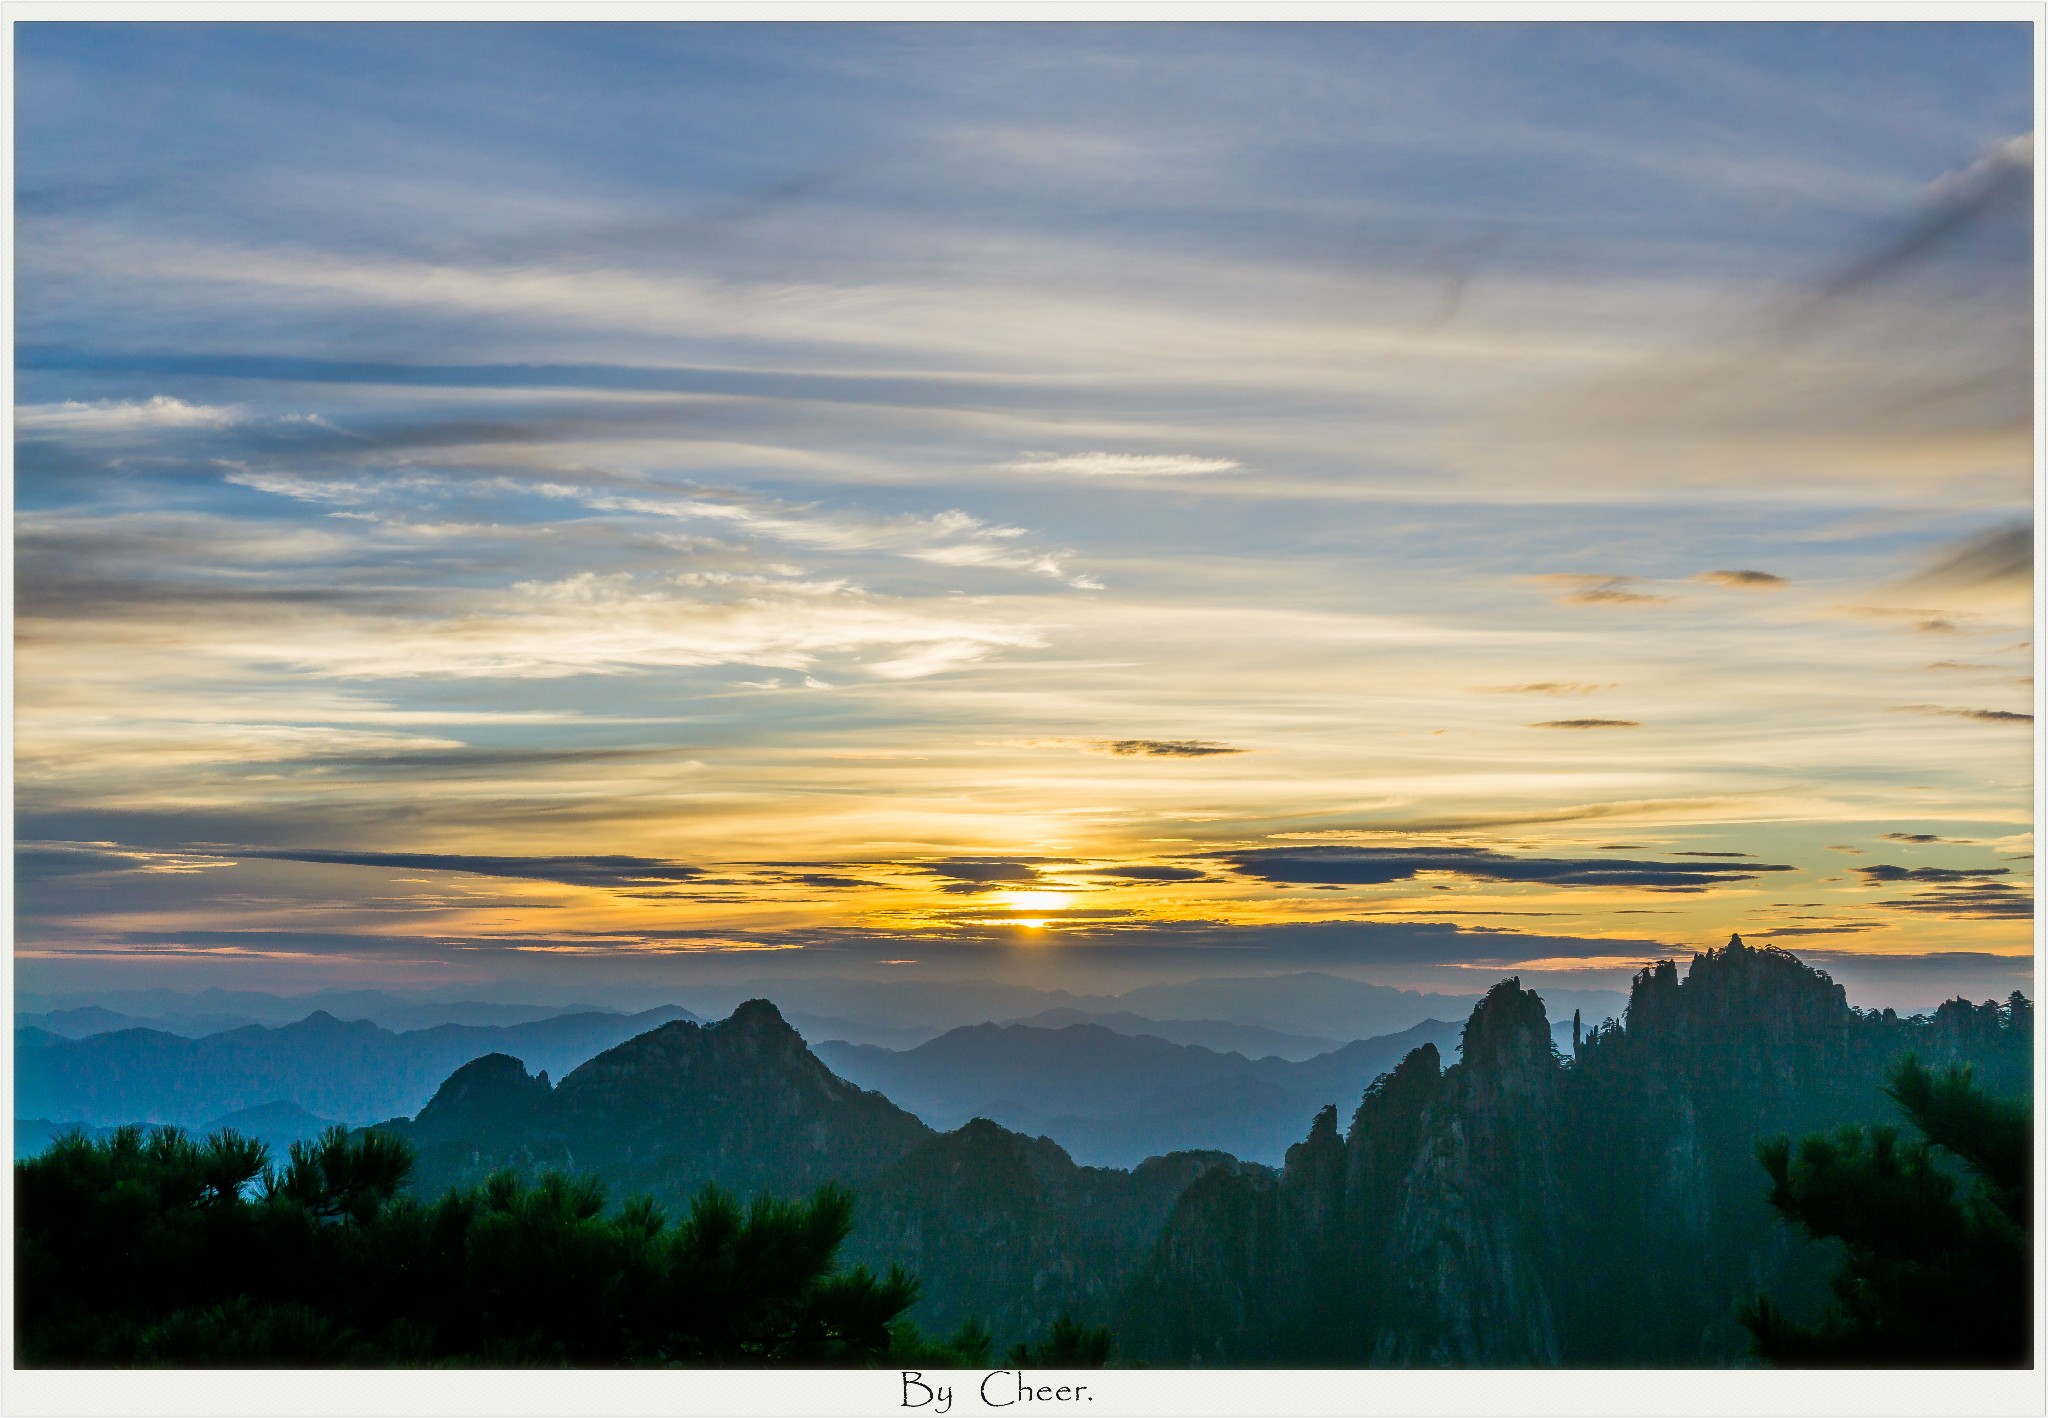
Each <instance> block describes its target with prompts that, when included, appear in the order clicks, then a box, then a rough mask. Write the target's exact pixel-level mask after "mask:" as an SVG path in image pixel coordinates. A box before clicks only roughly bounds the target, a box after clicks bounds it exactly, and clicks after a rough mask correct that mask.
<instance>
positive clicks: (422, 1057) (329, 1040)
mask: <svg viewBox="0 0 2048 1418" xmlns="http://www.w3.org/2000/svg"><path fill="white" fill-rule="evenodd" d="M689 1018H694V1016H692V1015H691V1014H690V1013H689V1011H687V1010H684V1009H681V1008H678V1007H677V1006H675V1005H663V1006H661V1007H659V1008H657V1009H652V1010H648V1011H646V1012H645V1013H642V1014H636V1015H625V1014H611V1013H587V1014H568V1015H559V1016H556V1017H554V1018H552V1019H542V1020H536V1021H533V1022H531V1023H526V1024H512V1025H503V1026H495V1025H470V1024H441V1025H436V1026H435V1027H433V1028H430V1029H414V1030H408V1031H406V1032H403V1033H395V1032H393V1031H392V1030H389V1029H386V1028H384V1027H382V1026H381V1025H377V1024H373V1023H371V1022H370V1021H368V1020H361V1019H358V1020H342V1019H336V1018H335V1017H334V1016H333V1015H331V1014H327V1013H325V1012H320V1013H315V1014H311V1015H308V1016H307V1017H306V1018H304V1019H301V1020H299V1021H297V1022H296V1023H293V1024H286V1025H281V1026H279V1027H276V1028H271V1027H268V1026H266V1025H261V1024H248V1025H244V1026H242V1027H241V1028H239V1029H230V1030H226V1031H224V1032H222V1033H218V1034H210V1035H207V1036H205V1037H203V1038H199V1039H188V1038H186V1037H184V1036H183V1035H179V1034H172V1033H168V1032H166V1031H163V1030H157V1029H121V1030H116V1031H114V1032H112V1033H107V1034H95V1035H93V1036H91V1037H89V1038H84V1039H75V1040H74V1039H62V1038H59V1037H57V1036H55V1035H53V1034H50V1033H48V1032H46V1031H41V1030H36V1029H33V1028H31V1029H22V1030H18V1031H17V1032H16V1036H15V1038H16V1049H15V1075H14V1111H15V1116H16V1117H18V1118H43V1119H49V1120H52V1121H59V1122H73V1121H75V1122H85V1123H95V1124H102V1125H104V1124H108V1123H121V1122H143V1121H146V1122H164V1123H176V1124H179V1125H181V1126H188V1127H196V1126H200V1125H204V1124H207V1123H209V1122H211V1121H212V1120H214V1119H217V1118H219V1117H221V1116H222V1115H223V1114H228V1113H233V1112H237V1111H239V1110H241V1109H245V1108H257V1107H262V1106H264V1105H267V1104H273V1103H290V1104H295V1105H297V1106H298V1107H300V1108H303V1109H306V1110H307V1111H309V1112H311V1113H314V1114H316V1115H318V1116H320V1117H325V1118H336V1119H340V1120H342V1121H346V1122H367V1121H374V1120H376V1119H379V1118H387V1117H391V1116H393V1115H395V1114H399V1113H410V1112H416V1111H418V1109H419V1108H420V1107H421V1106H422V1105H423V1104H424V1103H425V1102H426V1101H427V1099H428V1098H430V1097H432V1096H433V1092H434V1089H435V1087H436V1086H437V1085H438V1084H439V1083H440V1081H441V1080H442V1079H444V1078H446V1077H447V1076H448V1075H449V1074H450V1073H451V1072H453V1071H454V1070H455V1069H457V1068H459V1067H461V1066H462V1065H463V1064H464V1063H466V1062H468V1061H469V1060H471V1059H474V1058H476V1057H478V1056H479V1055H482V1054H488V1053H492V1052H496V1051H499V1050H505V1049H509V1050H515V1051H517V1052H518V1053H520V1054H521V1055H522V1056H523V1057H525V1058H527V1059H530V1060H532V1062H533V1065H534V1067H536V1068H539V1069H544V1070H550V1071H555V1072H561V1071H565V1070H567V1069H570V1068H574V1067H575V1066H576V1065H577V1064H579V1063H581V1062H583V1061H584V1060H585V1059H588V1058H590V1057H591V1056H592V1055H594V1054H596V1053H599V1052H601V1051H602V1050H604V1049H607V1048H610V1047H611V1046H613V1045H614V1044H617V1043H620V1042H621V1041H623V1040H626V1039H630V1038H632V1037H633V1036H635V1035H637V1034H642V1033H645V1032H646V1031H647V1030H649V1029H651V1028H654V1027H656V1026H657V1025H660V1024H663V1023H666V1022H667V1021H669V1020H673V1019H689Z"/></svg>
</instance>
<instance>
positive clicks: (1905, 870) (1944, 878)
mask: <svg viewBox="0 0 2048 1418" xmlns="http://www.w3.org/2000/svg"><path fill="white" fill-rule="evenodd" d="M1849 870H1851V871H1853V872H1855V873H1856V875H1858V876H1860V877H1862V878H1863V880H1864V882H1865V883H1866V884H1867V885H1870V886H1880V885H1887V884H1889V883H1891V882H1895V881H1916V882H1949V881H1979V880H1982V879H1983V878H1985V877H1993V876H2010V875H2011V874H2012V868H2010V867H1898V866H1891V865H1889V864H1887V863H1883V862H1880V863H1878V864H1877V865H1875V866H1868V867H1851V868H1849Z"/></svg>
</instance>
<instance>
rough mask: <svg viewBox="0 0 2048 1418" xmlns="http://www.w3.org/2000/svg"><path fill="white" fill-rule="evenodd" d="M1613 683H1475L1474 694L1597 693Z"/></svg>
mask: <svg viewBox="0 0 2048 1418" xmlns="http://www.w3.org/2000/svg"><path fill="white" fill-rule="evenodd" d="M1613 688H1614V686H1613V685H1611V684H1590V683H1587V682H1586V681H1583V680H1539V681H1537V682H1536V683H1534V684H1475V685H1473V686H1472V692H1473V693H1474V694H1551V695H1557V696H1559V697H1564V696H1570V695H1584V694H1597V693H1599V692H1600V691H1601V690H1603V689H1613Z"/></svg>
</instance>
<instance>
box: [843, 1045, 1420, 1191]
mask: <svg viewBox="0 0 2048 1418" xmlns="http://www.w3.org/2000/svg"><path fill="white" fill-rule="evenodd" d="M1457 1037H1458V1026H1457V1025H1455V1024H1446V1023H1444V1022H1443V1021H1441V1020H1425V1021H1424V1022H1423V1023H1421V1024H1418V1025H1416V1026H1414V1027H1413V1028H1411V1029H1407V1030H1404V1031H1402V1032H1401V1033H1399V1034H1392V1035H1387V1036H1384V1037H1382V1038H1378V1039H1364V1040H1359V1041H1356V1042H1354V1043H1351V1044H1347V1045H1345V1046H1344V1047H1342V1048H1340V1049H1334V1050H1331V1051H1329V1052H1327V1053H1324V1054H1320V1055H1318V1056H1316V1057H1314V1058H1311V1059H1308V1060H1305V1061H1302V1062H1290V1061H1288V1060H1286V1059H1281V1058H1274V1057H1267V1058H1261V1059H1248V1058H1246V1057H1245V1056H1244V1055H1242V1054H1238V1053H1220V1052H1218V1051H1216V1050H1214V1049H1208V1048H1203V1047H1201V1046H1199V1045H1194V1044H1174V1043H1169V1042H1167V1041H1166V1040H1164V1039H1160V1038H1154V1037H1151V1036H1149V1035H1144V1034H1126V1033H1121V1032H1118V1031H1115V1030H1111V1029H1109V1028H1106V1027H1105V1026H1103V1025H1100V1024H1092V1023H1090V1024H1070V1025H1067V1026H1066V1027H1064V1028H1056V1029H1046V1028H1035V1027H1032V1026H1030V1025H1025V1024H1003V1025H998V1024H978V1025H974V1026H972V1027H971V1028H964V1029H955V1030H952V1031H950V1032H948V1033H946V1034H943V1035H941V1036H940V1037H939V1038H936V1039H933V1040H931V1041H929V1042H928V1043H924V1044H920V1045H919V1046H917V1047H916V1048H914V1049H908V1050H904V1051H901V1052H898V1051H894V1050H889V1049H881V1048H876V1047H873V1046H871V1045H853V1044H846V1043H843V1042H838V1041H828V1042H826V1043H822V1044H819V1045H818V1046H817V1050H816V1052H817V1054H818V1056H819V1057H820V1058H822V1059H823V1060H824V1061H825V1062H826V1063H827V1064H829V1065H830V1066H831V1067H832V1069H833V1070H834V1071H835V1072H836V1073H838V1074H839V1075H840V1076H841V1077H843V1078H847V1079H850V1080H852V1081H853V1082H855V1083H858V1084H860V1085H861V1086H862V1087H866V1088H873V1089H876V1090H878V1091H880V1092H883V1093H886V1094H887V1095H888V1096H889V1097H890V1098H891V1099H892V1100H893V1101H895V1102H896V1103H898V1104H900V1105H902V1106H903V1107H906V1108H908V1109H910V1110H911V1111H912V1112H914V1113H916V1114H917V1115H918V1116H919V1117H921V1118H923V1119H924V1120H925V1121H926V1122H928V1123H930V1124H932V1125H933V1126H935V1127H941V1128H952V1127H958V1126H959V1125H961V1124H962V1123H965V1122H966V1121H968V1120H969V1119H970V1118H976V1117H981V1118H988V1119H992V1120H993V1121H995V1122H998V1123H1001V1124H1003V1125H1004V1126H1006V1127H1011V1128H1015V1129H1019V1130H1021V1131H1023V1132H1026V1133H1032V1134H1038V1133H1043V1134H1045V1135H1047V1136H1050V1137H1052V1138H1053V1139H1055V1140H1056V1141H1058V1142H1059V1143H1060V1144H1061V1145H1062V1146H1063V1147H1065V1148H1066V1149H1067V1150H1068V1151H1069V1152H1070V1153H1072V1154H1073V1156H1074V1157H1076V1158H1077V1159H1079V1160H1081V1161H1083V1162H1088V1163H1092V1164H1095V1165H1100V1166H1111V1167H1134V1166H1136V1165H1137V1164H1138V1163H1139V1162H1142V1161H1143V1160H1144V1159H1145V1158H1147V1157H1151V1156H1155V1155H1157V1154H1159V1153H1163V1152H1167V1151H1171V1150H1173V1149H1175V1148H1197V1149H1208V1150H1215V1151H1222V1152H1228V1153H1232V1154H1234V1155H1236V1156H1238V1157H1242V1158H1246V1159H1249V1160H1252V1161H1258V1162H1266V1163H1272V1164H1277V1163H1278V1162H1280V1160H1281V1158H1282V1157H1283V1155H1284V1154H1285V1152H1286V1150H1287V1146H1288V1144H1289V1143H1290V1142H1292V1141H1294V1140H1295V1139H1296V1138H1298V1137H1299V1136H1300V1135H1301V1129H1302V1128H1303V1127H1304V1126H1305V1125H1306V1123H1307V1121H1308V1120H1309V1119H1310V1118H1312V1117H1314V1116H1315V1113H1316V1110H1317V1109H1318V1108H1320V1107H1322V1106H1323V1105H1324V1104H1325V1103H1327V1102H1329V1101H1330V1100H1331V1099H1334V1098H1352V1097H1356V1096H1357V1095H1358V1094H1359V1093H1360V1092H1362V1091H1363V1090H1364V1088H1365V1085H1366V1084H1368V1083H1370V1082H1371V1081H1372V1080H1373V1079H1374V1078H1376V1077H1378V1076H1379V1075H1380V1074H1382V1073H1384V1072H1386V1071H1387V1070H1388V1069H1390V1068H1392V1067H1393V1066H1394V1065H1395V1064H1397V1063H1399V1062H1400V1061H1401V1059H1402V1058H1403V1057H1404V1056H1406V1055H1407V1053H1408V1052H1409V1051H1410V1050H1411V1049H1414V1048H1416V1047H1417V1046H1419V1045H1421V1044H1424V1043H1436V1044H1438V1045H1439V1046H1440V1047H1442V1048H1444V1049H1446V1050H1448V1049H1450V1048H1452V1047H1454V1046H1455V1044H1456V1041H1457Z"/></svg>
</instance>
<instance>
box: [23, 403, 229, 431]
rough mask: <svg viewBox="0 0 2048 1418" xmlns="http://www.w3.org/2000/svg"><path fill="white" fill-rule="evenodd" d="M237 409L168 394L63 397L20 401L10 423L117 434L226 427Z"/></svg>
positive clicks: (32, 428) (38, 428) (31, 428)
mask: <svg viewBox="0 0 2048 1418" xmlns="http://www.w3.org/2000/svg"><path fill="white" fill-rule="evenodd" d="M240 416H241V415H240V413H239V411H238V410H235V409H231V408H222V407H218V406H215V405H210V404H188V403H186V402H185V401H184V400H182V399H175V398H172V397H171V396H170V395H168V394H157V395H155V396H153V397H151V398H148V399H140V400H135V399H97V400H93V401H90V402H87V401H82V400H77V399H67V400H65V401H64V402H62V403H58V404H23V405H20V406H18V407H17V408H16V409H15V410H14V426H15V428H16V429H17V430H19V431H21V432H23V433H40V434H81V435H93V434H118V433H148V432H156V431H160V430H165V429H180V428H199V429H209V428H226V427H228V426H229V425H231V424H233V423H235V422H236V421H237V419H238V418H239V417H240Z"/></svg>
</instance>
